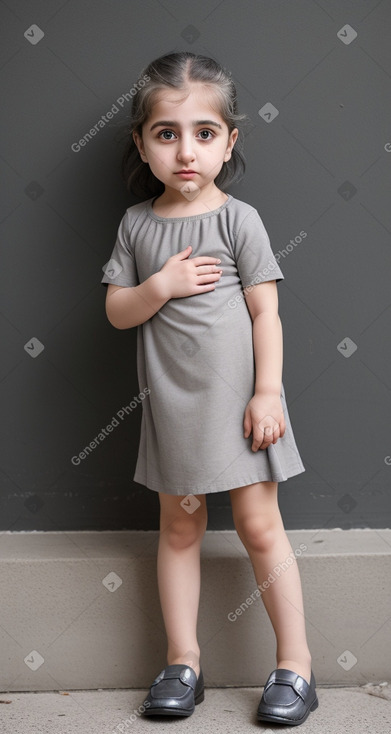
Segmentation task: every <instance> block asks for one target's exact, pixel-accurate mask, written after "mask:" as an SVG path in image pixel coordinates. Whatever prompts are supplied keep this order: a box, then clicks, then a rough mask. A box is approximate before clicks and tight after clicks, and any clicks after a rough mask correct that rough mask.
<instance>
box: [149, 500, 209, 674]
mask: <svg viewBox="0 0 391 734" xmlns="http://www.w3.org/2000/svg"><path fill="white" fill-rule="evenodd" d="M183 499H184V497H183V496H175V495H168V494H164V493H161V492H160V493H159V500H160V536H159V548H158V557H157V573H158V587H159V595H160V604H161V608H162V614H163V619H164V625H165V629H166V634H167V642H168V649H167V663H168V665H174V664H175V663H184V664H186V665H189V666H190V667H191V668H193V670H195V672H196V674H197V676H198V675H199V672H200V665H199V657H200V648H199V645H198V640H197V617H198V606H199V598H200V581H201V580H200V550H201V541H202V538H203V535H204V533H205V530H206V525H207V508H206V499H205V496H204V495H199V496H198V497H197V499H198V501H199V502H200V503H201V504H200V505H199V506H198V507H197V509H196V510H194V512H188V511H187V510H186V509H185V508H184V507H182V505H181V504H180V503H181V501H182V500H183ZM189 509H192V508H191V504H190V506H189Z"/></svg>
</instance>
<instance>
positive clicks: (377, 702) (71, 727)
mask: <svg viewBox="0 0 391 734" xmlns="http://www.w3.org/2000/svg"><path fill="white" fill-rule="evenodd" d="M389 689H390V686H387V687H385V688H383V689H381V690H379V691H378V692H379V694H380V696H386V697H384V698H383V697H380V696H379V695H370V694H369V693H368V692H367V691H365V689H364V688H358V687H357V688H322V687H318V688H317V693H318V699H319V707H318V708H317V710H316V711H314V712H313V713H311V714H310V715H309V717H308V719H307V721H306V722H304V724H301V725H300V727H286V726H279V725H269V726H266V725H263V724H261V723H259V722H257V720H256V716H255V714H256V710H257V706H258V703H259V700H260V697H261V695H262V689H261V688H209V689H206V691H205V700H204V701H203V702H202V703H201V704H199V705H198V706H197V707H196V709H195V712H194V714H192V716H190V717H188V718H170V719H168V718H163V719H161V718H160V719H157V718H154V719H151V718H143V717H142V716H140V715H138V714H137V709H138V708H139V707H140V705H141V704H142V702H143V700H144V695H145V694H146V691H143V690H127V689H113V690H94V691H69V692H68V691H61V692H48V693H45V692H39V693H0V704H1V709H0V731H1V732H2V733H3V732H4V734H26V733H27V732H31V734H75V732H78V734H81V733H82V734H123V733H124V732H125V733H126V734H131V733H132V734H133V733H134V732H152V733H153V734H160V733H161V732H165V733H166V734H167V732H168V731H170V732H172V731H175V732H177V733H178V734H182V732H189V734H209V732H211V734H212V733H213V734H237V733H238V732H240V734H247V732H254V731H255V730H256V729H258V731H260V732H263V734H272V732H281V733H282V732H288V731H290V732H292V731H300V733H302V734H306V733H307V734H308V733H309V732H311V734H326V733H327V734H345V732H346V734H389V732H390V731H391V700H387V698H388V697H389V696H390V693H389ZM8 702H9V703H8Z"/></svg>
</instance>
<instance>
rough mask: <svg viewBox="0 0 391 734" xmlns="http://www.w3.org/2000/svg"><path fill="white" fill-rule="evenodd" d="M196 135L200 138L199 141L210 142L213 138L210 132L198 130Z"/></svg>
mask: <svg viewBox="0 0 391 734" xmlns="http://www.w3.org/2000/svg"><path fill="white" fill-rule="evenodd" d="M198 134H199V135H200V136H201V140H210V139H211V138H213V135H212V133H211V131H210V130H200V132H199V133H198Z"/></svg>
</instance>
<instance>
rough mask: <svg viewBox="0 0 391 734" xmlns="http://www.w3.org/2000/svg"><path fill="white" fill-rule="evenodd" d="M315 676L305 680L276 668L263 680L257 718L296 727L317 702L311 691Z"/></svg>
mask: <svg viewBox="0 0 391 734" xmlns="http://www.w3.org/2000/svg"><path fill="white" fill-rule="evenodd" d="M315 686H316V683H315V678H314V674H313V672H312V671H311V681H310V685H308V683H307V681H306V680H305V679H304V678H302V677H301V675H298V674H297V673H294V672H293V671H292V670H286V669H285V668H277V669H276V670H273V672H272V673H271V675H269V678H268V679H267V681H266V684H265V687H264V689H263V694H262V698H261V701H260V704H259V706H258V712H257V718H258V720H259V721H274V722H275V723H276V724H286V725H288V726H289V725H291V726H297V725H298V724H302V723H303V721H305V720H306V718H307V716H308V714H309V713H310V711H315V709H316V708H317V707H318V705H319V702H318V698H317V695H316V692H315Z"/></svg>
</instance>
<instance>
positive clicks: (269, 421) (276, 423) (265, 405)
mask: <svg viewBox="0 0 391 734" xmlns="http://www.w3.org/2000/svg"><path fill="white" fill-rule="evenodd" d="M243 426H244V438H248V437H249V436H250V433H251V432H252V434H253V442H252V446H251V449H252V451H258V449H267V447H268V446H270V444H272V443H277V441H278V439H279V438H282V437H283V435H284V433H285V429H286V424H285V418H284V410H283V407H282V403H281V398H280V397H279V396H278V395H269V394H265V395H263V394H258V393H256V394H255V395H254V396H253V397H252V398H251V400H250V401H249V402H248V403H247V406H246V409H245V411H244V420H243Z"/></svg>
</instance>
